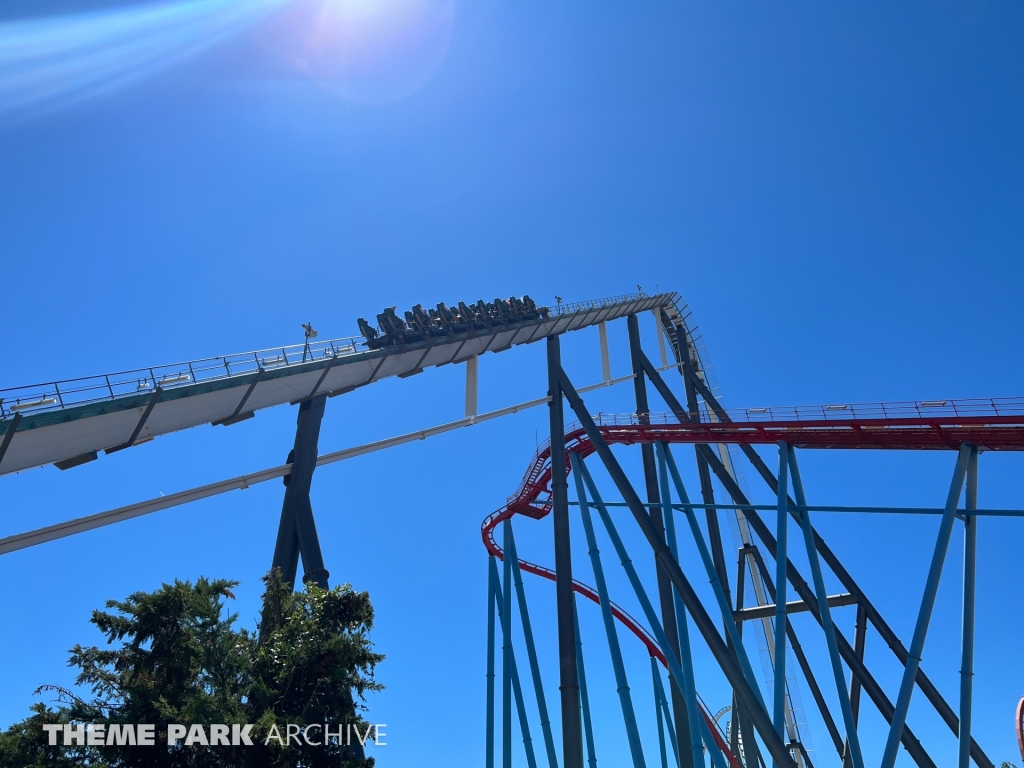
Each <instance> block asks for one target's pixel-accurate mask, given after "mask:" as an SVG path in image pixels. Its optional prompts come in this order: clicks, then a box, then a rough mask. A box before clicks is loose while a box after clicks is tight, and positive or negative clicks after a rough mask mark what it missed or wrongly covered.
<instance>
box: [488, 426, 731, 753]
mask: <svg viewBox="0 0 1024 768" xmlns="http://www.w3.org/2000/svg"><path fill="white" fill-rule="evenodd" d="M601 432H602V434H603V435H604V437H605V440H607V441H608V442H609V443H612V442H617V443H631V442H644V441H643V440H630V439H627V437H628V435H627V433H625V432H624V431H623V430H621V429H615V428H607V429H606V428H603V427H602V428H601ZM565 445H566V471H568V469H569V451H572V452H574V453H577V454H579V455H580V457H582V458H585V457H586V456H589V455H590V454H591V453H593V452H594V447H593V444H592V443H591V442H590V440H589V439H587V437H586V434H585V433H584V432H583V429H582V427H581V428H579V429H575V430H574V429H571V428H570V431H569V432H568V433H566V436H565ZM550 465H551V442H550V440H549V441H546V442H545V444H544V446H543V447H542V448H540V449H539V450H538V451H537V453H536V455H535V456H534V459H533V463H532V464H531V465H530V469H529V470H528V471H527V473H526V476H525V477H524V478H523V482H522V483H520V484H519V489H518V490H517V491H516V493H514V494H513V495H512V496H510V497H509V500H508V503H507V504H506V505H505V506H504V507H502V508H501V509H500V510H498V511H497V512H494V513H493V514H491V515H489V516H488V517H487V519H486V520H484V522H483V525H482V526H481V535H482V537H483V540H484V546H485V547H486V548H487V551H488V552H489V553H490V554H491V555H494V556H495V557H497V558H498V559H499V560H504V559H505V557H504V555H505V553H504V552H503V551H502V549H501V547H499V546H498V544H497V542H496V541H495V540H494V528H495V527H496V526H497V525H498V523H500V522H503V521H504V520H507V519H509V518H511V517H512V516H513V515H517V514H523V515H526V516H527V517H532V518H533V519H535V520H539V519H541V518H542V517H545V516H546V515H547V514H548V513H549V512H550V511H551V503H550V499H548V500H545V501H543V502H542V503H541V505H540V506H534V504H533V502H535V501H536V500H537V499H538V497H539V496H540V495H541V493H544V492H547V489H548V486H550V484H551V466H550ZM519 568H520V570H523V571H526V572H527V573H532V574H533V575H534V576H540V577H541V578H544V579H547V580H548V581H554V580H555V572H554V571H553V570H552V569H550V568H545V567H544V566H543V565H537V564H536V563H531V562H530V561H528V560H520V561H519ZM572 588H573V591H574V592H576V593H577V594H580V595H583V597H586V598H587V599H589V600H591V601H592V602H594V603H596V604H597V605H600V604H601V598H600V596H599V595H598V593H597V591H596V590H595V589H594V588H593V587H591V586H590V585H588V584H584V583H583V582H581V581H577V580H576V579H573V581H572ZM611 611H612V616H614V617H615V618H616V619H618V620H619V622H620V623H622V624H623V625H624V626H625V627H626V628H627V629H628V630H629V631H630V632H632V633H633V634H634V635H635V636H636V637H637V638H638V639H639V640H640V642H642V643H643V644H644V645H645V646H646V647H647V652H648V653H649V654H650V655H651V656H653V657H654V658H656V659H657V660H658V661H659V662H660V663H661V665H662V666H663V667H665V668H666V669H667V668H668V661H667V660H666V659H665V654H664V653H662V652H661V649H660V648H659V647H658V644H657V642H656V641H655V639H654V638H653V637H651V634H650V632H648V631H647V629H646V628H645V627H644V626H643V625H642V624H640V623H639V622H638V621H637V620H636V619H634V618H633V617H632V616H630V615H629V614H628V613H627V612H626V611H625V610H623V609H622V608H621V607H619V606H618V605H616V604H615V603H614V602H611ZM699 706H700V714H701V717H703V718H704V722H705V723H706V724H707V726H708V730H709V731H710V732H711V735H712V737H713V738H714V739H715V742H716V743H717V744H718V748H719V749H721V750H722V753H723V754H724V755H725V757H726V759H727V760H728V761H729V765H730V766H732V768H742V766H741V765H740V762H739V761H738V760H737V759H736V757H735V756H734V755H733V754H732V752H730V751H729V746H728V744H726V743H725V739H724V738H723V737H722V734H721V732H720V731H719V730H718V724H717V723H716V722H715V721H714V719H713V718H712V717H711V714H710V713H709V712H708V711H707V707H705V706H704V703H703V702H700V703H699Z"/></svg>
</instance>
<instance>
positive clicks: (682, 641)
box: [656, 443, 718, 765]
mask: <svg viewBox="0 0 1024 768" xmlns="http://www.w3.org/2000/svg"><path fill="white" fill-rule="evenodd" d="M656 448H657V454H658V477H659V478H660V488H659V490H660V492H661V514H662V517H663V518H664V520H665V538H666V540H667V542H668V546H669V549H670V550H671V551H672V557H674V558H675V559H676V562H680V560H679V542H678V539H677V537H676V525H675V518H674V517H673V514H674V513H673V511H672V493H671V491H670V489H669V484H668V465H667V461H666V458H665V452H666V451H667V450H668V449H667V447H666V446H665V445H663V444H662V443H658V444H657V445H656ZM672 597H673V598H674V600H675V614H676V627H677V631H676V634H677V635H678V636H679V663H680V666H682V668H683V674H684V675H685V677H684V678H683V680H682V683H683V698H684V699H685V700H686V715H687V717H686V724H687V726H689V730H690V751H691V752H692V753H693V763H694V765H701V764H702V763H703V762H704V751H703V749H702V748H701V741H702V738H701V732H700V714H699V711H698V709H697V684H696V681H695V679H694V674H693V655H692V654H691V652H690V630H689V627H687V624H686V606H685V605H683V601H682V599H681V598H680V597H679V595H678V594H677V593H676V592H675V590H673V591H672ZM707 747H708V749H709V750H715V749H718V745H716V744H715V743H714V742H712V743H710V744H708V745H707Z"/></svg>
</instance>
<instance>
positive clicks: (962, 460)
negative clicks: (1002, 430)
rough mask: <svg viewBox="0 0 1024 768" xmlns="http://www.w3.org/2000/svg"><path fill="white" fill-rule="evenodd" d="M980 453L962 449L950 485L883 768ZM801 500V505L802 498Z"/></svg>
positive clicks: (891, 759) (886, 766)
mask: <svg viewBox="0 0 1024 768" xmlns="http://www.w3.org/2000/svg"><path fill="white" fill-rule="evenodd" d="M976 450H977V449H976V448H974V447H973V446H970V445H962V446H960V453H959V455H958V456H957V459H956V468H955V469H954V470H953V482H952V483H951V484H950V486H949V494H948V495H947V496H946V509H945V511H944V512H943V513H942V523H941V524H940V525H939V535H938V537H937V538H936V540H935V549H934V551H933V552H932V562H931V565H930V566H929V567H928V578H927V580H926V581H925V585H924V594H923V595H922V596H921V607H920V609H919V610H918V612H917V623H916V624H915V625H914V637H913V639H912V640H911V641H910V650H909V651H908V653H907V666H906V668H905V669H904V670H903V680H902V682H901V683H900V692H899V695H898V696H897V697H896V707H895V709H894V712H893V719H892V724H891V725H890V726H889V738H888V739H887V740H886V742H885V752H883V753H882V763H881V768H893V766H894V765H895V764H896V754H897V752H898V751H899V747H900V733H901V732H902V729H903V724H904V723H905V722H906V720H907V712H908V711H909V709H910V699H911V696H913V694H914V679H915V678H916V677H917V668H918V666H919V665H920V664H921V655H922V654H923V653H924V641H925V639H926V638H927V637H928V625H929V623H930V622H931V618H932V608H934V607H935V595H936V593H937V592H938V591H939V578H940V577H941V576H942V565H943V563H944V562H945V560H946V550H947V549H949V537H950V536H951V535H952V533H953V522H954V520H956V507H957V503H958V502H959V501H960V492H961V491H962V490H963V486H964V475H965V474H966V473H967V464H968V461H969V460H970V457H971V454H972V453H974V452H975V451H976ZM797 500H798V501H799V498H798V499H797ZM804 515H805V516H806V515H807V513H806V512H805V513H804ZM858 768H859V766H858Z"/></svg>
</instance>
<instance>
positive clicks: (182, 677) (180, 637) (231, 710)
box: [0, 571, 384, 768]
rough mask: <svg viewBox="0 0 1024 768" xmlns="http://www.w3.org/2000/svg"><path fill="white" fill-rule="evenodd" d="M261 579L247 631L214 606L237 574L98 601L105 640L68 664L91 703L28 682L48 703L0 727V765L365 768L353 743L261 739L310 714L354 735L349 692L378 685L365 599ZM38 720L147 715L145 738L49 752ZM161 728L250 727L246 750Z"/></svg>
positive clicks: (356, 712)
mask: <svg viewBox="0 0 1024 768" xmlns="http://www.w3.org/2000/svg"><path fill="white" fill-rule="evenodd" d="M264 582H265V584H266V592H265V593H264V595H263V608H262V612H261V614H260V620H259V623H258V625H257V627H256V630H255V631H254V632H249V631H247V630H245V629H236V628H235V623H236V621H237V618H238V616H237V614H226V613H225V600H227V599H233V598H234V596H233V595H232V593H231V590H232V589H233V588H234V587H236V586H237V584H238V582H233V581H226V580H223V579H218V580H208V579H205V578H200V579H198V580H197V581H196V583H195V584H192V583H191V582H188V581H185V582H181V581H175V582H174V584H164V585H163V586H162V587H161V588H160V589H158V590H156V591H155V592H150V593H146V592H137V593H135V594H133V595H131V596H129V597H128V598H127V599H126V600H124V601H123V602H118V601H109V602H108V603H107V606H106V607H107V608H108V609H114V610H113V611H94V612H93V615H92V619H91V621H92V623H93V624H95V625H96V627H98V628H99V629H100V631H101V632H102V633H103V634H104V635H105V636H106V638H107V645H108V647H107V648H97V647H95V646H88V647H83V646H81V645H76V646H75V647H74V648H72V649H71V651H70V654H71V656H70V660H69V662H68V663H69V666H73V667H77V669H78V677H77V680H76V683H77V684H78V685H79V686H83V687H86V688H88V689H90V690H91V692H92V698H91V699H89V700H86V699H83V698H81V697H79V696H77V695H75V694H74V693H72V692H71V691H68V690H64V689H61V688H58V687H55V686H44V687H43V688H41V689H40V691H56V693H57V694H58V700H57V704H58V706H57V707H56V708H50V707H47V706H45V705H43V704H36V705H34V706H33V707H32V715H31V716H30V717H28V718H27V719H25V720H23V721H22V722H20V723H17V724H15V725H13V726H11V727H10V728H8V729H7V731H5V732H4V733H2V734H0V768H26V767H34V766H48V768H72V766H75V767H77V766H90V767H91V768H214V767H215V766H238V768H264V767H265V768H271V767H274V768H276V767H278V766H280V767H281V768H371V767H372V766H373V763H374V761H373V759H372V758H365V757H364V756H363V750H362V748H361V747H359V746H358V741H355V742H354V745H349V746H346V745H343V744H338V743H335V742H334V741H333V740H332V741H331V742H329V743H327V744H325V745H323V746H310V745H307V744H304V743H303V744H301V745H297V744H295V743H294V741H293V742H292V743H291V744H290V745H288V746H285V745H283V744H280V743H278V742H277V741H270V742H269V743H268V744H267V745H264V740H265V738H266V735H267V734H268V733H270V732H271V726H273V725H275V724H276V726H277V727H278V729H280V732H281V733H282V735H285V734H286V733H287V725H288V724H301V725H306V724H311V723H320V724H330V726H331V729H332V731H335V732H336V731H337V730H338V728H339V727H347V726H348V725H351V726H352V727H353V730H354V729H356V728H358V729H359V732H360V733H362V734H365V733H366V732H367V729H368V727H369V724H368V723H366V721H365V720H364V719H363V717H362V713H363V712H364V711H365V706H364V705H363V704H361V703H359V704H357V703H355V700H354V696H355V697H358V700H359V701H360V702H362V701H363V700H364V695H365V694H366V693H367V692H368V691H376V690H380V689H381V688H382V686H381V685H380V684H379V683H377V682H376V681H375V680H374V670H375V667H376V665H377V664H378V663H380V662H381V661H382V660H383V658H384V657H383V656H382V655H380V654H377V653H374V652H373V651H372V643H371V642H370V640H369V631H370V629H371V628H372V627H373V608H372V606H371V604H370V599H369V596H368V595H367V593H365V592H355V591H353V589H352V588H351V587H350V586H349V585H347V584H346V585H344V586H341V587H335V588H334V589H332V590H323V589H320V588H318V587H317V586H316V585H307V586H306V588H305V590H304V591H301V592H292V589H291V587H290V585H288V584H284V583H282V581H281V578H280V575H279V573H278V572H276V571H274V572H271V573H270V574H269V575H268V576H267V577H266V578H264ZM353 694H354V696H353ZM46 723H70V724H81V723H107V724H108V725H109V724H118V725H121V724H141V723H152V724H155V725H156V737H157V745H155V746H151V747H146V746H130V745H126V746H102V747H100V746H93V747H79V746H70V747H65V746H63V740H62V739H58V741H59V742H60V744H59V745H58V746H56V747H51V746H49V744H48V735H47V734H46V733H44V731H43V725H44V724H46ZM169 723H182V724H186V725H188V724H191V723H199V724H205V725H209V724H215V723H225V724H231V723H240V724H244V723H253V724H254V725H255V728H254V729H253V732H252V735H253V739H252V740H253V742H254V746H237V747H226V746H216V747H203V746H195V745H193V746H188V747H185V746H184V745H183V744H180V743H179V744H178V745H177V746H176V747H170V748H169V747H168V746H167V734H166V724H169ZM313 733H314V735H317V736H318V737H319V735H320V734H322V731H314V732H313Z"/></svg>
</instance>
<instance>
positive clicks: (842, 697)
mask: <svg viewBox="0 0 1024 768" xmlns="http://www.w3.org/2000/svg"><path fill="white" fill-rule="evenodd" d="M786 453H787V454H788V461H789V470H790V472H791V473H792V475H793V495H795V496H796V503H797V504H799V505H800V506H806V505H807V499H806V498H804V485H803V481H802V480H801V479H800V468H799V466H798V465H797V461H796V451H794V450H793V449H792V448H789V447H788V446H787V450H786ZM785 495H786V488H785V486H783V485H782V483H781V481H780V483H779V496H780V497H782V496H785ZM782 506H783V505H782V504H780V507H782ZM800 528H801V530H802V531H803V534H804V546H805V547H806V549H807V560H808V563H809V565H810V569H811V581H812V582H813V583H814V592H815V596H816V597H817V599H818V616H819V619H820V621H821V629H822V631H823V632H824V633H825V644H826V645H827V646H828V656H829V660H830V661H831V662H832V675H833V677H834V678H835V683H836V694H837V695H838V696H839V708H840V709H841V710H842V712H843V723H844V725H845V726H846V741H847V743H848V744H849V745H850V750H849V752H850V759H851V760H853V768H864V758H863V756H862V755H861V751H860V739H859V738H857V721H856V720H854V719H853V708H852V707H851V706H850V692H849V690H848V689H847V687H846V673H845V672H844V671H843V662H842V659H841V658H840V656H839V643H838V642H837V641H836V634H837V633H836V628H835V625H834V624H833V623H832V609H831V608H830V607H829V605H828V592H826V591H825V579H824V577H823V576H822V573H821V562H820V561H819V560H818V550H817V549H815V548H814V529H813V528H812V527H811V513H810V512H807V511H806V510H805V511H804V513H803V515H802V517H801V524H800ZM776 558H778V560H780V561H781V567H780V571H781V572H783V573H785V567H786V556H785V553H784V552H783V551H782V547H781V545H778V544H776ZM781 586H782V585H777V586H776V588H777V589H781ZM899 737H900V734H899V733H897V734H896V743H897V744H899Z"/></svg>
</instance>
